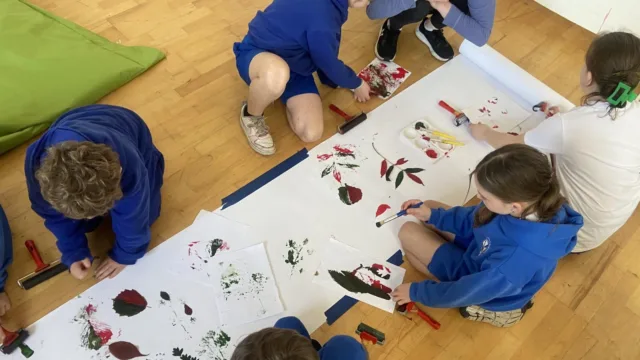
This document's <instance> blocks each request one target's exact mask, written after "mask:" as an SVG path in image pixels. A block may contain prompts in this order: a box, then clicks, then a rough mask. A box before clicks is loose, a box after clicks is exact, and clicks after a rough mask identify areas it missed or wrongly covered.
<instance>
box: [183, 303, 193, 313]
mask: <svg viewBox="0 0 640 360" xmlns="http://www.w3.org/2000/svg"><path fill="white" fill-rule="evenodd" d="M184 313H185V314H186V315H189V316H191V315H192V314H193V309H192V308H191V307H190V306H189V305H187V304H184Z"/></svg>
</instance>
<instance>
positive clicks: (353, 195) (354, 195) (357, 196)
mask: <svg viewBox="0 0 640 360" xmlns="http://www.w3.org/2000/svg"><path fill="white" fill-rule="evenodd" d="M345 186H346V187H347V193H348V194H349V200H351V203H352V204H355V203H357V202H358V201H360V200H362V190H360V189H358V188H357V187H353V186H349V185H345Z"/></svg>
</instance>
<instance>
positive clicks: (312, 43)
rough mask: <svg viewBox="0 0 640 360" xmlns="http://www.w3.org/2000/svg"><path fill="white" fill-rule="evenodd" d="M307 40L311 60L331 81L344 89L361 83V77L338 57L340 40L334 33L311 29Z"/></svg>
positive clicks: (354, 87)
mask: <svg viewBox="0 0 640 360" xmlns="http://www.w3.org/2000/svg"><path fill="white" fill-rule="evenodd" d="M307 40H308V42H309V51H310V53H311V58H312V59H313V62H314V63H315V64H316V66H317V67H318V68H320V69H321V70H322V72H323V73H324V74H325V75H326V76H327V78H328V79H329V80H331V82H333V83H334V84H335V85H338V86H340V87H342V88H345V89H356V88H358V87H359V86H360V85H361V84H362V79H360V78H359V77H358V75H357V74H356V73H355V72H354V71H353V70H352V69H351V68H350V67H348V66H347V65H345V64H344V63H343V62H342V61H341V60H340V59H338V48H339V46H340V42H339V41H337V39H336V35H335V34H334V33H331V32H324V31H311V32H309V33H308V34H307Z"/></svg>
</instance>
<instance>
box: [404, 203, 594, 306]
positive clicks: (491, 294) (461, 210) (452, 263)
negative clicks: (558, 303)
mask: <svg viewBox="0 0 640 360" xmlns="http://www.w3.org/2000/svg"><path fill="white" fill-rule="evenodd" d="M479 207H480V205H478V206H474V207H454V208H451V209H449V210H443V209H434V210H432V213H431V218H430V219H429V223H430V224H432V225H434V226H435V227H436V228H438V229H439V230H443V231H448V232H451V233H454V234H456V238H455V241H454V242H453V243H447V244H444V245H442V246H440V248H438V250H437V251H436V253H435V254H434V256H433V259H432V260H431V263H430V264H429V266H428V267H427V269H428V270H429V272H431V274H433V275H434V276H435V277H436V278H438V280H440V282H435V281H431V280H427V281H423V282H420V283H413V284H412V285H411V290H410V294H411V300H412V301H418V302H420V303H423V304H425V305H427V306H431V307H443V308H455V307H465V306H470V305H478V306H480V307H482V308H485V309H487V310H492V311H510V310H516V309H521V308H522V307H523V306H524V305H525V304H527V303H528V302H529V300H531V299H532V298H533V295H534V294H535V293H536V292H538V290H540V288H542V286H543V285H544V284H545V283H546V282H547V281H548V280H549V278H550V277H551V275H552V274H553V272H554V270H555V269H556V266H557V264H558V260H559V259H560V258H562V257H564V256H565V255H567V254H569V253H570V252H571V250H572V249H573V247H574V246H575V245H576V240H577V236H576V235H577V233H578V230H579V229H580V228H581V227H582V216H581V215H580V214H578V213H577V212H576V211H575V210H573V209H572V208H571V207H569V205H566V204H565V205H563V207H562V208H561V209H560V210H559V211H558V213H557V214H556V215H555V216H554V217H553V219H551V220H550V221H548V222H536V221H529V220H524V219H519V218H516V217H513V216H510V215H497V216H496V217H495V218H493V219H492V220H491V221H490V222H489V223H488V224H485V225H482V226H479V227H474V226H473V218H474V215H475V212H476V211H477V209H478V208H479Z"/></svg>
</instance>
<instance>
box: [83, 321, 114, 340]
mask: <svg viewBox="0 0 640 360" xmlns="http://www.w3.org/2000/svg"><path fill="white" fill-rule="evenodd" d="M89 324H91V327H92V328H93V331H94V332H95V333H96V335H98V337H99V338H100V342H101V343H102V345H104V344H106V343H108V342H109V340H111V338H112V337H113V332H112V331H111V328H110V327H109V325H106V324H102V323H99V322H96V321H91V320H90V321H89Z"/></svg>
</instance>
